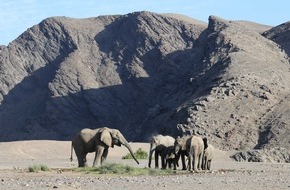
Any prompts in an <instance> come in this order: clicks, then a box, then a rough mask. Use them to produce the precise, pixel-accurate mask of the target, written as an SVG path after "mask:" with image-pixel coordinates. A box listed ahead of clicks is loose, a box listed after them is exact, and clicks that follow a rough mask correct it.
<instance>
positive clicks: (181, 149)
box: [174, 135, 192, 170]
mask: <svg viewBox="0 0 290 190" xmlns="http://www.w3.org/2000/svg"><path fill="white" fill-rule="evenodd" d="M190 137H192V135H185V136H182V137H177V138H176V139H175V142H174V150H175V155H176V156H177V157H178V158H179V157H181V162H182V170H186V169H187V168H186V163H185V156H188V155H187V152H186V141H187V140H188V139H189V138H190Z"/></svg>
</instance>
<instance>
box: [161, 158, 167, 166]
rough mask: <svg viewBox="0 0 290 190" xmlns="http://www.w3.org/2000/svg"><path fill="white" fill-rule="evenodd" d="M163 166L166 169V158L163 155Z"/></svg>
mask: <svg viewBox="0 0 290 190" xmlns="http://www.w3.org/2000/svg"><path fill="white" fill-rule="evenodd" d="M161 168H162V169H166V158H165V157H164V156H161Z"/></svg>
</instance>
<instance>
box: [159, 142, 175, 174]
mask: <svg viewBox="0 0 290 190" xmlns="http://www.w3.org/2000/svg"><path fill="white" fill-rule="evenodd" d="M174 150H175V149H174V146H169V147H166V148H165V149H164V150H163V151H162V152H161V157H163V159H164V160H165V163H164V164H163V165H162V169H166V167H167V166H168V168H172V165H173V169H174V170H176V166H178V158H177V156H176V155H175V153H174V152H175V151H174Z"/></svg>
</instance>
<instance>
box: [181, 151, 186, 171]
mask: <svg viewBox="0 0 290 190" xmlns="http://www.w3.org/2000/svg"><path fill="white" fill-rule="evenodd" d="M181 162H182V170H186V164H185V155H184V154H181Z"/></svg>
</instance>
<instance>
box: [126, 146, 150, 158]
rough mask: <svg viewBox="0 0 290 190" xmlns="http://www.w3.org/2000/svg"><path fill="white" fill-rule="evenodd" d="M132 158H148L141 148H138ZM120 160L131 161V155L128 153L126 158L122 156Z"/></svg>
mask: <svg viewBox="0 0 290 190" xmlns="http://www.w3.org/2000/svg"><path fill="white" fill-rule="evenodd" d="M134 156H135V157H136V158H137V159H141V160H142V159H147V158H148V153H147V152H146V151H144V150H142V149H141V148H138V150H137V151H136V152H134ZM122 159H133V157H132V155H131V154H130V153H128V154H127V155H126V156H123V157H122Z"/></svg>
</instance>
